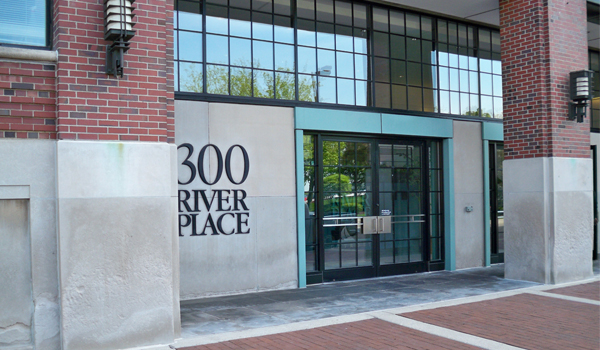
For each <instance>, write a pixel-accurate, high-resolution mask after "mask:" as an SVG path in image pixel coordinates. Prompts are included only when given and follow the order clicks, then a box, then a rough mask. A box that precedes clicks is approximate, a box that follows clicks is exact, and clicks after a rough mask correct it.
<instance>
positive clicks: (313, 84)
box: [298, 74, 317, 102]
mask: <svg viewBox="0 0 600 350" xmlns="http://www.w3.org/2000/svg"><path fill="white" fill-rule="evenodd" d="M298 99H299V100H300V101H306V102H317V77H316V76H314V75H313V76H309V75H303V74H299V75H298Z"/></svg>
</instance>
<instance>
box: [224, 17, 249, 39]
mask: <svg viewBox="0 0 600 350" xmlns="http://www.w3.org/2000/svg"><path fill="white" fill-rule="evenodd" d="M229 30H230V33H231V35H233V36H241V37H244V38H249V37H250V22H247V21H240V20H237V19H230V20H229Z"/></svg>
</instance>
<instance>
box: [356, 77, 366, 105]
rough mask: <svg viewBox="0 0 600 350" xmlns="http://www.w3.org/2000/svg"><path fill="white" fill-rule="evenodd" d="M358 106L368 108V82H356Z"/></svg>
mask: <svg viewBox="0 0 600 350" xmlns="http://www.w3.org/2000/svg"><path fill="white" fill-rule="evenodd" d="M356 105H357V106H366V105H367V82H366V81H356Z"/></svg>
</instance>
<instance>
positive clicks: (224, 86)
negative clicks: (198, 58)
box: [182, 64, 229, 95]
mask: <svg viewBox="0 0 600 350" xmlns="http://www.w3.org/2000/svg"><path fill="white" fill-rule="evenodd" d="M206 78H207V79H206V92H208V93H209V94H219V95H229V89H228V88H229V68H228V67H224V66H213V65H210V64H209V65H207V66H206ZM182 85H183V81H182Z"/></svg>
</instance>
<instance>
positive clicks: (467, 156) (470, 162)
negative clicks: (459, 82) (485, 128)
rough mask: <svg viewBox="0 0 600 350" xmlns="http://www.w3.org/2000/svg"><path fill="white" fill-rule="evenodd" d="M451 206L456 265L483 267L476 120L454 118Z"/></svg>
mask: <svg viewBox="0 0 600 350" xmlns="http://www.w3.org/2000/svg"><path fill="white" fill-rule="evenodd" d="M486 151H487V150H486ZM466 207H473V211H472V212H467V211H466V210H465V208H466ZM454 208H455V209H454V215H455V223H456V226H455V227H456V228H455V244H456V248H455V249H456V268H457V269H462V268H469V267H476V266H483V265H484V263H485V261H484V253H485V246H484V227H483V225H484V219H483V217H484V212H483V211H484V209H485V208H484V203H483V149H482V138H481V124H480V123H476V122H462V121H454Z"/></svg>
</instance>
